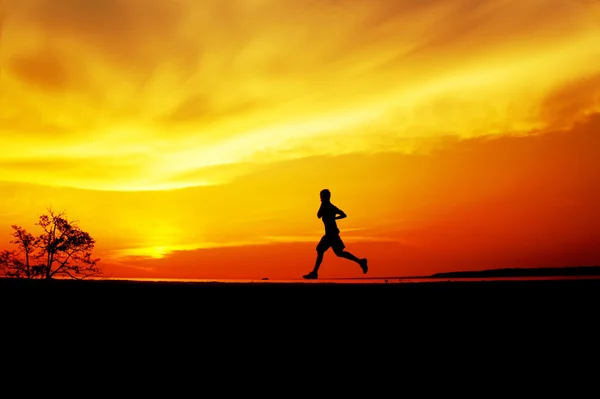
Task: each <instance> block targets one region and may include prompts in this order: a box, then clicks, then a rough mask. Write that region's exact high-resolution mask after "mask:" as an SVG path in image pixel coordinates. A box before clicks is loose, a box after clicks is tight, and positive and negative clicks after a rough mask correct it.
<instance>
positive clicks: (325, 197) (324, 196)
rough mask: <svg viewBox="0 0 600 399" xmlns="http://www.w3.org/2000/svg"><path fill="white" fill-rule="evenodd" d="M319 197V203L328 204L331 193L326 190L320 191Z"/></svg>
mask: <svg viewBox="0 0 600 399" xmlns="http://www.w3.org/2000/svg"><path fill="white" fill-rule="evenodd" d="M320 197H321V201H325V202H329V200H330V199H331V192H330V191H329V190H328V189H324V190H321V193H320Z"/></svg>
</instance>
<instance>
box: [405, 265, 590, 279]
mask: <svg viewBox="0 0 600 399" xmlns="http://www.w3.org/2000/svg"><path fill="white" fill-rule="evenodd" d="M575 276H600V266H569V267H539V268H534V267H532V268H503V269H488V270H477V271H457V272H446V273H435V274H432V275H429V276H413V277H402V278H472V277H485V278H488V277H489V278H493V277H575Z"/></svg>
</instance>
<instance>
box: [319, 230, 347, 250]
mask: <svg viewBox="0 0 600 399" xmlns="http://www.w3.org/2000/svg"><path fill="white" fill-rule="evenodd" d="M329 248H331V249H333V250H334V251H335V252H339V251H343V250H344V248H346V246H345V245H344V242H343V241H342V238H341V237H340V235H339V234H336V235H324V236H323V237H321V241H319V243H318V244H317V251H318V252H325V251H327V250H328V249H329Z"/></svg>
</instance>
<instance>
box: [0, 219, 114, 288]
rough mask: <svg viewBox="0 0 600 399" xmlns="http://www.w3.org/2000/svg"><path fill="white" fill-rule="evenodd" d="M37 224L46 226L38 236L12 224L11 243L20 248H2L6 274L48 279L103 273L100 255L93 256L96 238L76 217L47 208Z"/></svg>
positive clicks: (1, 262)
mask: <svg viewBox="0 0 600 399" xmlns="http://www.w3.org/2000/svg"><path fill="white" fill-rule="evenodd" d="M36 225H37V226H40V227H41V228H42V230H43V232H42V233H41V234H40V235H39V236H37V237H36V236H34V235H33V234H31V233H29V232H28V231H27V230H25V229H24V228H22V227H20V226H17V225H12V226H11V227H12V229H13V233H12V236H13V240H12V241H10V243H11V244H15V245H16V246H17V249H16V250H13V251H9V250H5V251H2V252H0V273H2V274H4V276H6V277H13V278H26V279H46V280H50V279H53V278H71V279H77V280H83V279H89V278H93V277H102V276H103V273H102V270H101V269H100V268H99V267H98V266H97V263H98V262H99V261H100V259H95V258H92V250H93V249H94V245H95V244H96V241H95V240H94V239H93V238H92V237H91V236H90V235H89V233H87V232H85V231H83V230H81V228H79V226H78V222H77V221H70V220H68V219H67V218H66V216H65V214H64V213H55V212H54V211H53V210H52V209H48V213H47V214H45V215H42V216H40V217H39V220H38V222H37V223H36Z"/></svg>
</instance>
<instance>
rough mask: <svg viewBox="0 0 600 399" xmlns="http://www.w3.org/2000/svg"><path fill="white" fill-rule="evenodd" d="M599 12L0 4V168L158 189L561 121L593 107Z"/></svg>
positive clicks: (302, 4) (393, 4)
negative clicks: (251, 167)
mask: <svg viewBox="0 0 600 399" xmlns="http://www.w3.org/2000/svg"><path fill="white" fill-rule="evenodd" d="M598 8H599V7H598V5H596V4H590V3H586V2H579V1H569V0H560V1H557V2H554V3H553V4H552V7H549V6H548V4H547V2H545V1H541V0H532V1H527V2H522V1H513V0H492V1H486V2H480V1H473V0H461V1H452V2H448V1H442V0H436V1H427V2H423V1H409V0H405V1H396V0H385V1H377V2H365V1H352V0H342V1H318V2H317V1H314V0H293V1H286V2H280V1H274V0H267V1H264V0H261V1H247V0H244V1H242V0H232V1H227V2H222V1H217V0H207V1H202V2H196V1H192V0H170V1H159V0H102V1H100V0H88V1H78V0H22V1H18V2H17V1H15V2H9V3H8V4H6V3H5V4H4V9H5V12H4V14H5V18H4V22H3V25H2V39H1V40H2V47H1V49H2V53H1V67H2V75H1V80H0V85H1V86H0V87H1V89H2V90H1V96H0V104H1V105H0V139H1V140H2V143H3V151H2V153H1V154H0V164H1V165H2V167H1V168H0V180H9V181H26V182H32V183H40V184H50V185H67V186H74V187H81V188H88V189H118V190H140V189H171V188H177V187H185V186H190V185H203V184H221V183H224V182H227V181H231V179H233V178H235V177H236V176H240V175H243V174H245V173H246V172H247V171H248V169H247V165H248V162H251V163H253V164H257V163H266V162H274V161H280V160H286V159H296V158H301V157H307V156H314V155H339V154H344V153H353V152H362V153H369V152H374V151H380V150H381V149H382V148H385V149H386V150H393V151H399V152H415V151H417V152H419V151H428V150H430V149H431V148H435V146H436V144H435V143H437V142H438V141H439V140H440V138H443V137H455V138H469V137H478V136H487V135H500V134H527V133H528V132H529V131H532V130H539V129H542V130H543V129H546V128H548V127H549V126H555V125H568V124H570V123H572V122H573V115H576V114H581V113H585V112H587V110H593V109H598V104H599V101H598V96H597V91H595V90H594V89H593V88H592V87H597V79H596V78H594V76H598V73H600V66H599V64H598V63H597V62H594V60H597V59H598V58H599V57H600V26H599V24H598V23H597V20H598V18H597V17H598V16H599V11H598ZM565 90H570V91H569V95H568V96H565V95H564V94H561V93H565ZM555 111H557V112H555ZM238 163H239V166H238V167H237V168H236V167H235V166H224V165H235V164H238ZM50 170H51V171H52V172H51V173H50V172H49V171H50ZM201 170H204V173H197V172H198V171H201ZM207 171H210V173H206V172H207ZM218 171H223V173H222V174H220V173H218ZM82 175H85V178H82Z"/></svg>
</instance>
